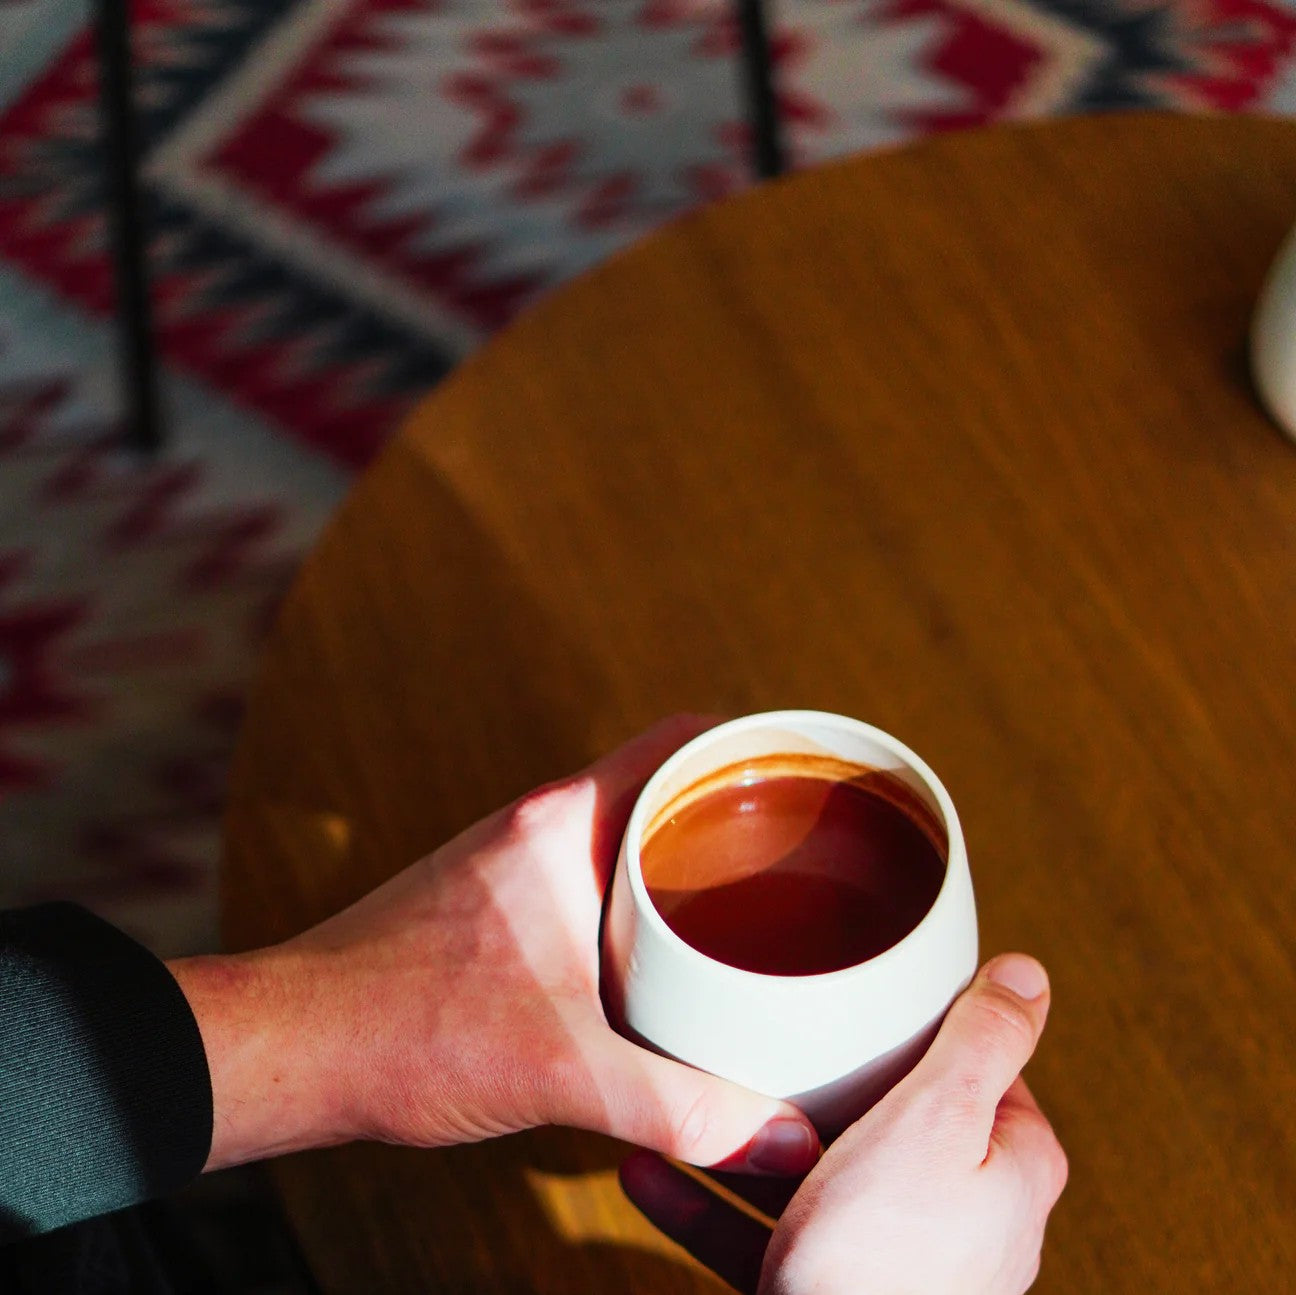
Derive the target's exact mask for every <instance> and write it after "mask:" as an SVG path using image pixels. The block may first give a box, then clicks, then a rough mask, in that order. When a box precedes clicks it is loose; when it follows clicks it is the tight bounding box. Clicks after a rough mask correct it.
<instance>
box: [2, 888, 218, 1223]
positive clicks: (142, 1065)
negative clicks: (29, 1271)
mask: <svg viewBox="0 0 1296 1295" xmlns="http://www.w3.org/2000/svg"><path fill="white" fill-rule="evenodd" d="M211 1131H212V1097H211V1078H210V1075H209V1073H208V1070H207V1057H206V1054H205V1053H204V1051H203V1045H202V1037H201V1036H200V1035H199V1033H198V1025H197V1022H196V1021H195V1020H194V1017H193V1013H192V1012H191V1011H190V1009H189V1004H188V1002H187V1001H186V1000H185V997H184V995H183V994H182V993H181V992H180V987H179V985H177V984H176V982H175V980H174V978H173V977H172V976H171V973H170V972H169V971H168V970H167V969H166V967H165V966H164V965H163V964H162V963H161V962H160V961H159V960H158V959H157V958H156V957H154V956H153V954H152V953H150V952H149V951H148V950H147V949H145V948H143V947H142V946H141V945H139V944H136V943H135V941H134V940H131V939H130V938H129V937H127V936H125V935H123V934H122V933H121V932H120V931H118V930H117V929H116V928H115V927H112V926H109V925H108V923H107V922H104V921H101V920H100V919H99V918H97V917H94V916H92V915H91V914H90V913H88V912H86V911H85V910H84V909H82V908H78V907H76V906H75V905H73V904H43V905H41V906H40V907H37V908H29V909H21V910H16V911H11V912H0V1244H2V1243H4V1242H6V1241H12V1240H14V1239H15V1238H18V1237H24V1236H30V1235H32V1234H33V1233H37V1232H46V1231H49V1230H50V1229H52V1228H57V1227H62V1226H63V1225H64V1224H66V1223H72V1222H75V1221H76V1220H78V1219H84V1218H89V1217H91V1216H92V1215H95V1214H104V1213H107V1212H108V1211H109V1210H116V1209H121V1208H122V1207H124V1206H127V1205H133V1204H135V1203H136V1202H138V1201H142V1200H146V1199H148V1198H149V1197H152V1196H159V1195H162V1194H163V1193H165V1192H168V1191H171V1190H173V1189H175V1188H177V1187H179V1186H181V1185H183V1184H184V1183H186V1182H188V1181H189V1180H190V1179H191V1178H193V1177H195V1176H196V1175H197V1174H199V1173H200V1172H201V1170H202V1167H203V1164H204V1162H205V1161H206V1159H207V1153H208V1151H209V1150H210V1148H211Z"/></svg>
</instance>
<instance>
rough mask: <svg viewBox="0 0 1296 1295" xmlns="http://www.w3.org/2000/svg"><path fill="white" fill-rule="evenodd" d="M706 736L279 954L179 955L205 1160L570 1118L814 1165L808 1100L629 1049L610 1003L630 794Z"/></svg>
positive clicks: (440, 860)
mask: <svg viewBox="0 0 1296 1295" xmlns="http://www.w3.org/2000/svg"><path fill="white" fill-rule="evenodd" d="M706 727H707V723H706V722H705V721H702V720H698V719H695V718H687V717H679V718H677V719H674V720H670V721H666V722H664V723H662V724H659V725H658V726H657V727H655V728H653V729H652V730H650V731H649V732H648V733H646V734H644V735H643V736H641V737H640V738H638V739H636V740H635V741H633V742H631V743H629V744H628V745H626V746H624V747H622V748H621V749H620V750H618V751H616V752H613V753H612V754H611V755H609V756H607V757H605V758H604V759H602V760H600V761H598V762H597V763H596V764H594V765H592V766H591V767H590V768H588V769H586V770H585V771H584V772H582V773H579V774H576V775H575V776H573V777H570V778H567V779H564V780H562V781H560V782H556V783H553V784H551V785H549V786H547V787H542V788H540V789H539V790H538V791H535V792H532V793H531V794H530V795H528V796H524V797H523V798H522V799H521V800H519V801H517V802H515V803H514V804H513V805H511V806H509V807H508V808H506V809H504V810H501V811H500V812H499V813H497V814H495V815H493V816H491V817H490V818H488V819H485V820H483V821H482V822H480V823H478V824H477V825H476V826H474V827H471V828H469V829H468V830H467V831H466V832H464V833H462V834H461V835H460V836H458V837H456V838H455V839H454V840H453V841H451V842H450V843H449V844H448V845H445V846H443V847H442V848H441V849H439V850H437V851H435V852H434V853H433V854H431V855H429V856H428V857H427V858H425V859H423V860H421V861H419V862H418V863H416V864H414V865H413V866H412V867H409V868H407V869H405V871H404V872H401V873H399V874H398V875H397V876H395V877H393V878H392V879H391V880H390V881H388V882H387V883H386V884H384V885H382V886H380V887H379V888H378V889H377V890H375V891H373V892H372V893H370V894H369V895H367V896H366V897H365V898H364V899H362V900H360V901H359V902H358V903H356V904H354V905H352V906H351V907H350V908H348V909H346V910H344V911H343V912H341V913H339V914H337V915H336V916H335V917H332V918H329V919H328V920H327V921H325V922H323V923H321V924H320V925H319V926H316V927H314V928H312V929H311V930H309V931H306V932H305V933H303V934H301V935H299V936H297V937H295V938H293V939H291V940H288V941H286V942H285V943H284V944H281V945H277V946H275V947H273V948H269V949H263V950H258V951H256V952H254V953H251V954H241V955H237V956H231V957H215V958H189V959H181V960H179V961H177V962H175V963H172V964H171V969H172V972H173V974H174V975H175V976H176V979H177V981H179V983H180V986H181V988H182V989H183V990H184V992H185V994H186V996H187V997H188V999H189V1002H190V1004H191V1006H192V1007H193V1009H194V1013H195V1016H196V1018H197V1020H198V1025H199V1029H200V1031H201V1033H202V1036H203V1042H204V1046H205V1048H206V1051H207V1055H208V1062H209V1066H210V1069H211V1073H212V1086H213V1102H214V1108H215V1129H214V1133H213V1142H212V1149H211V1154H210V1157H209V1159H208V1164H207V1167H208V1168H209V1169H215V1168H220V1167H223V1166H226V1165H231V1164H237V1163H241V1162H243V1161H247V1160H253V1159H259V1158H262V1157H265V1156H268V1155H274V1154H280V1153H282V1152H286V1151H291V1150H299V1149H302V1148H304V1147H310V1146H321V1145H329V1144H335V1143H339V1142H344V1141H349V1140H352V1139H358V1138H363V1139H376V1140H381V1141H385V1142H397V1143H403V1144H407V1145H415V1146H423V1147H438V1146H447V1145H450V1144H452V1143H460V1142H471V1141H476V1140H478V1139H481V1138H487V1137H491V1136H493V1135H496V1134H501V1133H508V1132H512V1131H515V1130H520V1129H525V1128H529V1127H532V1126H534V1125H540V1124H567V1125H573V1126H576V1127H579V1128H585V1129H592V1130H595V1131H598V1132H602V1133H608V1134H612V1135H613V1136H616V1137H619V1138H624V1139H626V1140H627V1141H630V1142H634V1143H637V1144H639V1145H640V1146H645V1147H652V1148H655V1149H657V1150H659V1151H662V1152H665V1153H667V1154H669V1155H671V1156H674V1157H676V1158H678V1159H681V1160H687V1161H690V1162H692V1163H695V1164H700V1165H719V1164H725V1165H727V1166H729V1167H733V1168H737V1169H744V1170H747V1171H755V1172H766V1173H786V1174H796V1173H804V1172H805V1170H806V1169H808V1168H809V1166H810V1165H811V1164H813V1163H814V1161H815V1160H816V1158H817V1156H818V1153H819V1147H818V1139H817V1137H816V1135H815V1133H814V1130H813V1128H812V1127H811V1126H810V1124H809V1122H808V1121H807V1120H806V1119H805V1117H804V1116H803V1115H802V1114H801V1113H800V1112H799V1111H797V1110H796V1109H795V1108H794V1107H792V1106H790V1105H788V1104H787V1103H786V1102H780V1101H776V1100H773V1099H771V1098H767V1097H762V1096H758V1095H757V1094H755V1093H751V1092H748V1091H747V1090H745V1089H742V1088H739V1087H737V1086H736V1085H734V1084H731V1083H728V1082H726V1081H724V1080H720V1079H716V1078H713V1077H712V1076H710V1075H706V1074H704V1073H702V1072H701V1071H698V1070H694V1069H692V1068H690V1067H687V1066H684V1065H681V1064H679V1063H678V1062H674V1061H670V1060H667V1059H665V1058H663V1057H659V1056H656V1055H655V1054H653V1053H650V1052H648V1051H646V1050H644V1049H642V1048H640V1047H638V1046H636V1045H634V1044H632V1043H630V1042H628V1041H627V1040H625V1039H623V1038H622V1037H621V1036H620V1035H618V1034H616V1033H614V1032H613V1031H612V1029H611V1028H610V1027H609V1026H608V1024H607V1021H606V1019H605V1018H604V1015H603V1009H602V1005H601V1003H600V999H599V948H598V931H599V918H600V912H601V907H602V901H603V895H604V892H605V890H606V888H607V886H608V884H609V882H610V880H611V877H612V872H613V869H614V867H615V863H616V856H617V850H618V847H619V843H620V838H621V835H622V832H623V831H624V829H625V824H626V821H627V819H628V818H629V815H630V810H631V808H632V806H633V803H634V800H635V797H636V796H637V795H638V792H639V790H640V789H641V787H642V786H643V784H644V782H645V781H646V780H647V779H648V777H649V776H650V775H651V774H652V772H653V771H654V770H655V769H656V768H657V766H658V765H660V764H661V762H662V761H663V760H664V759H665V758H666V757H667V756H668V755H670V754H671V753H672V752H673V751H675V750H676V749H677V748H678V747H679V746H681V745H682V744H683V743H684V742H685V741H687V740H688V739H690V738H692V737H694V736H696V734H697V733H699V732H701V731H702V730H703V729H705V728H706Z"/></svg>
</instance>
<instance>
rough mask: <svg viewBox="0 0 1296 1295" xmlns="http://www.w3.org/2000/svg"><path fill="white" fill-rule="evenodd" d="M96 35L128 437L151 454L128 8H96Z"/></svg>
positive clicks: (153, 390) (108, 1)
mask: <svg viewBox="0 0 1296 1295" xmlns="http://www.w3.org/2000/svg"><path fill="white" fill-rule="evenodd" d="M95 34H96V39H97V41H98V51H99V98H100V109H101V115H102V118H103V141H104V154H105V156H104V165H105V168H106V171H107V177H108V228H109V236H110V238H111V240H112V256H113V275H114V280H115V285H116V292H117V331H118V338H119V345H120V348H121V349H120V353H121V375H122V395H123V399H124V412H125V416H126V435H127V440H128V442H129V443H130V444H131V445H133V446H134V447H135V448H137V449H139V450H142V451H146V452H151V451H153V450H156V449H157V448H158V447H159V446H160V445H161V443H162V426H161V420H160V417H159V412H158V398H157V368H156V365H155V363H154V355H153V318H152V309H151V305H150V302H149V290H148V265H147V263H146V260H145V229H144V204H143V202H142V201H141V193H140V183H139V140H138V132H137V130H136V125H135V109H134V101H133V99H132V95H131V53H130V6H129V0H95Z"/></svg>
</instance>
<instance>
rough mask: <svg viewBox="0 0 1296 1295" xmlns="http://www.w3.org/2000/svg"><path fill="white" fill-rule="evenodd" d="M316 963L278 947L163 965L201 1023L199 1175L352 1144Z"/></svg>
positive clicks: (321, 970) (323, 981)
mask: <svg viewBox="0 0 1296 1295" xmlns="http://www.w3.org/2000/svg"><path fill="white" fill-rule="evenodd" d="M319 961H320V959H319V958H317V957H312V955H310V954H306V953H302V952H300V951H298V950H294V949H291V948H288V947H285V946H279V947H275V948H270V949H259V950H256V951H255V952H252V953H245V954H232V955H210V956H200V957H193V958H179V959H175V960H172V961H170V962H168V963H167V967H168V969H169V970H170V972H171V974H172V975H173V976H174V977H175V979H176V982H177V984H179V986H180V989H181V992H182V993H183V994H184V996H185V998H186V999H187V1000H188V1002H189V1006H190V1009H191V1010H192V1011H193V1014H194V1018H195V1019H196V1020H197V1022H198V1030H199V1033H200V1034H201V1035H202V1041H203V1048H204V1050H205V1052H206V1054H207V1066H208V1070H209V1072H210V1075H211V1086H212V1145H211V1150H210V1152H209V1154H208V1157H207V1163H206V1165H205V1166H204V1171H208V1170H216V1169H225V1168H228V1167H230V1166H231V1165H238V1164H245V1163H247V1162H249V1161H253V1160H263V1159H266V1158H268V1157H270V1156H276V1155H284V1154H286V1153H288V1152H292V1151H304V1150H307V1149H309V1148H311V1147H320V1146H334V1145H336V1144H338V1143H340V1142H346V1141H349V1140H350V1139H351V1137H352V1136H353V1132H352V1129H351V1121H350V1119H349V1115H348V1102H347V1100H346V1092H347V1086H346V1084H345V1082H344V1073H343V1071H344V1067H343V1059H344V1053H343V1051H342V1050H341V1049H339V1048H338V1047H337V1046H336V1043H335V1037H334V1036H335V1034H336V1030H335V1029H333V1028H331V1027H332V1022H331V1021H330V1017H329V1012H328V1001H329V995H328V990H327V981H328V977H327V968H326V967H325V966H323V965H319V966H317V965H315V963H316V962H319Z"/></svg>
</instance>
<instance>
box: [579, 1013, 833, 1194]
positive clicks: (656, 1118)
mask: <svg viewBox="0 0 1296 1295" xmlns="http://www.w3.org/2000/svg"><path fill="white" fill-rule="evenodd" d="M586 1057H587V1060H588V1061H589V1063H590V1066H591V1069H592V1070H593V1079H594V1083H593V1086H592V1087H593V1093H592V1094H591V1102H590V1104H589V1105H588V1106H587V1107H586V1109H584V1110H578V1111H573V1112H570V1113H569V1114H570V1118H569V1119H568V1120H567V1121H565V1122H567V1123H571V1124H575V1125H577V1126H579V1127H582V1128H588V1129H592V1130H594V1131H595V1132H598V1133H607V1134H610V1135H611V1136H612V1137H615V1138H621V1139H623V1140H624V1141H626V1142H633V1143H635V1144H636V1145H637V1146H641V1147H647V1148H648V1149H649V1150H651V1151H659V1152H661V1154H662V1155H666V1156H671V1157H673V1158H674V1159H676V1160H683V1161H687V1162H688V1163H689V1164H693V1165H700V1166H703V1167H704V1168H708V1169H722V1170H726V1171H729V1172H734V1173H757V1174H784V1175H788V1176H792V1175H800V1174H806V1173H809V1171H810V1170H811V1169H813V1168H814V1165H815V1162H816V1161H817V1160H818V1159H819V1135H818V1134H817V1133H816V1132H815V1129H814V1125H812V1124H811V1123H810V1121H809V1120H808V1119H807V1118H806V1117H805V1116H804V1115H803V1114H802V1113H801V1112H800V1111H799V1110H797V1108H796V1107H795V1106H793V1105H792V1104H791V1103H789V1102H782V1101H779V1100H778V1099H777V1098H773V1097H763V1096H761V1095H760V1094H759V1093H753V1092H752V1091H751V1090H750V1089H747V1088H743V1087H742V1086H741V1085H739V1084H734V1083H730V1082H729V1080H727V1079H717V1078H716V1077H715V1076H714V1075H709V1074H707V1073H706V1072H705V1071H702V1070H695V1069H694V1068H693V1067H692V1066H686V1065H683V1064H682V1063H680V1062H678V1061H672V1060H670V1059H669V1058H668V1057H661V1056H658V1055H657V1054H656V1053H655V1052H649V1051H648V1050H647V1049H646V1048H641V1047H639V1046H638V1045H637V1044H634V1043H631V1042H630V1041H629V1040H627V1039H623V1038H622V1037H621V1036H620V1035H618V1034H613V1033H612V1032H611V1031H610V1030H606V1027H605V1030H604V1032H602V1037H601V1038H600V1039H599V1040H598V1043H597V1044H596V1046H595V1047H594V1048H593V1049H591V1050H590V1051H589V1052H588V1053H587V1054H586Z"/></svg>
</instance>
